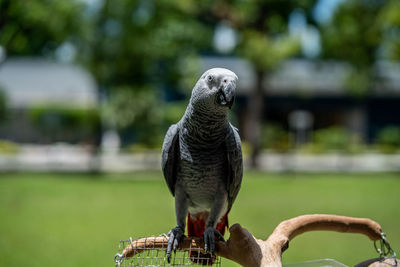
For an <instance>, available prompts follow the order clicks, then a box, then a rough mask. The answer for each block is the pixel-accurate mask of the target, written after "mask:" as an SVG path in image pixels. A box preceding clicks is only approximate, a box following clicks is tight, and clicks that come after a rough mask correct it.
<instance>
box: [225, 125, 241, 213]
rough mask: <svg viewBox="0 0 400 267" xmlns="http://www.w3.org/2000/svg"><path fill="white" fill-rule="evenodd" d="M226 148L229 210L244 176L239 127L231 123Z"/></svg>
mask: <svg viewBox="0 0 400 267" xmlns="http://www.w3.org/2000/svg"><path fill="white" fill-rule="evenodd" d="M225 144H226V149H227V157H228V179H227V189H228V210H230V209H231V207H232V204H233V202H234V201H235V199H236V196H237V194H238V193H239V189H240V186H241V184H242V177H243V160H242V148H241V142H240V136H239V133H238V129H236V128H235V127H234V126H232V125H231V124H230V127H229V129H228V134H227V137H226V141H225Z"/></svg>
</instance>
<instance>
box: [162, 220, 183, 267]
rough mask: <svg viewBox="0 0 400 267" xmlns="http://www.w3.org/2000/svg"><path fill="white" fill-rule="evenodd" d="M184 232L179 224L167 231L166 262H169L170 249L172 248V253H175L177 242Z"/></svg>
mask: <svg viewBox="0 0 400 267" xmlns="http://www.w3.org/2000/svg"><path fill="white" fill-rule="evenodd" d="M184 233H185V232H184V230H183V228H182V227H180V226H179V225H178V226H177V227H175V228H173V229H171V231H169V233H168V236H169V238H168V246H167V252H166V256H167V261H168V263H170V261H171V254H172V250H174V253H176V249H177V248H178V245H179V242H180V241H181V240H182V237H183V236H184Z"/></svg>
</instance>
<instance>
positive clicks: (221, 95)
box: [217, 82, 236, 109]
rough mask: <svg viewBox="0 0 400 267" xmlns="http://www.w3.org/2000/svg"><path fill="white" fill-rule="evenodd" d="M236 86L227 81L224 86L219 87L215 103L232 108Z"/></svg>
mask: <svg viewBox="0 0 400 267" xmlns="http://www.w3.org/2000/svg"><path fill="white" fill-rule="evenodd" d="M235 90H236V86H235V84H234V83H233V82H230V83H228V84H227V85H226V86H224V87H222V88H220V89H219V90H218V93H217V103H218V105H220V106H223V107H229V109H231V108H232V105H233V102H234V101H235Z"/></svg>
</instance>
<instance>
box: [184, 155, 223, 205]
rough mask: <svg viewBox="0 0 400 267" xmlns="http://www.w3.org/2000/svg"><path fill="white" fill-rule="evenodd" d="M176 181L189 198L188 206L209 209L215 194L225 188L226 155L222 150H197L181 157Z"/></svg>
mask: <svg viewBox="0 0 400 267" xmlns="http://www.w3.org/2000/svg"><path fill="white" fill-rule="evenodd" d="M180 163H181V164H180V168H179V170H178V180H177V182H178V183H179V184H180V186H181V187H182V188H183V190H184V191H185V193H186V195H187V196H188V199H189V206H190V207H192V208H197V209H199V210H209V209H211V207H212V205H213V203H214V199H215V196H216V194H218V193H220V190H221V188H223V189H224V188H226V186H225V181H226V177H225V175H226V170H225V168H226V155H225V153H224V151H223V150H222V149H221V150H213V151H204V150H203V151H201V152H200V151H199V152H198V153H191V154H190V157H186V158H185V157H184V156H183V157H181V161H180Z"/></svg>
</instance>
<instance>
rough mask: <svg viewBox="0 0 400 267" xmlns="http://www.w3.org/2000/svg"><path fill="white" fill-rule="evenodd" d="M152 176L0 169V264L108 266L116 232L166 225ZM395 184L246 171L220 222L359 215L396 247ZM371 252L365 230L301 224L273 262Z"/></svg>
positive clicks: (260, 231)
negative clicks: (308, 228)
mask: <svg viewBox="0 0 400 267" xmlns="http://www.w3.org/2000/svg"><path fill="white" fill-rule="evenodd" d="M161 177H162V176H161V173H159V172H138V173H132V174H125V175H118V174H113V175H112V174H110V175H100V176H93V175H85V174H29V173H16V174H2V175H1V176H0V266H57V267H61V266H113V265H114V263H113V256H114V254H115V253H116V252H117V249H118V242H119V240H120V239H128V238H129V237H130V236H132V237H134V238H136V237H142V236H146V235H154V234H160V233H165V232H168V230H169V229H170V228H172V227H173V226H175V219H174V216H175V215H174V206H173V198H172V196H171V195H170V193H169V191H168V189H167V186H166V185H165V183H164V181H163V179H162V178H161ZM399 189H400V174H390V173H387V174H294V173H292V174H291V173H288V174H268V173H261V172H246V174H245V178H244V181H243V186H242V189H241V192H240V193H239V196H238V199H237V200H236V202H235V204H234V207H233V209H232V211H231V214H230V223H231V224H232V223H236V222H238V223H240V224H241V225H242V226H243V227H245V228H247V229H248V230H249V231H250V232H251V233H252V234H254V235H255V236H256V237H258V238H263V239H265V238H266V237H267V236H268V235H269V234H270V233H271V232H272V230H273V229H274V228H275V226H276V225H277V224H278V223H279V222H281V221H282V220H285V219H288V218H291V217H295V216H297V215H301V214H308V213H332V214H340V215H347V216H354V217H369V218H371V219H374V220H376V221H377V222H379V223H380V224H381V225H382V228H383V230H384V231H385V232H386V233H387V236H388V240H389V241H390V242H391V245H392V247H393V248H394V249H395V250H396V251H397V252H399V250H398V249H399V248H400V228H399V221H400V209H399V204H400V192H399ZM376 256H377V254H376V252H375V250H374V248H373V243H372V242H371V241H370V240H369V239H368V238H367V237H364V236H361V235H355V234H341V233H331V232H329V233H328V232H310V233H306V234H304V235H301V236H299V237H296V238H295V239H294V240H293V241H292V242H291V244H290V248H289V249H288V250H287V251H286V252H285V253H284V255H283V261H284V263H292V262H299V261H305V260H312V259H320V258H334V259H337V260H339V261H341V262H343V263H345V264H347V265H354V264H356V263H358V262H360V261H363V260H365V259H367V258H372V257H376ZM223 265H224V266H234V264H232V263H230V262H229V261H227V260H223Z"/></svg>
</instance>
